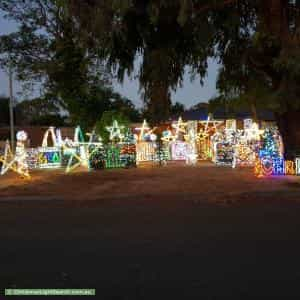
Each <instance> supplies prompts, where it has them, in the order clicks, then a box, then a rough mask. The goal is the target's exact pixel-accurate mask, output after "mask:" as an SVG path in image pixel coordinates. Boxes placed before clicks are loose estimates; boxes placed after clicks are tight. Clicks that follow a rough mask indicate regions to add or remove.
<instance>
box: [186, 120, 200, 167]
mask: <svg viewBox="0 0 300 300" xmlns="http://www.w3.org/2000/svg"><path fill="white" fill-rule="evenodd" d="M197 129H198V124H197V122H193V121H190V122H188V123H187V135H185V140H186V142H187V143H188V149H187V154H186V164H187V165H195V164H197V161H198V152H197V141H198V136H197Z"/></svg>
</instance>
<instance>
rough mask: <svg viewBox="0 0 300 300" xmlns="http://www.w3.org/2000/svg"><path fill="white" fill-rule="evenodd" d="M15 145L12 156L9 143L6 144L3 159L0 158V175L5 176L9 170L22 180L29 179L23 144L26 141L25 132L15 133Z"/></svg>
mask: <svg viewBox="0 0 300 300" xmlns="http://www.w3.org/2000/svg"><path fill="white" fill-rule="evenodd" d="M16 137H17V144H16V153H15V155H13V153H12V151H11V147H10V144H9V142H8V141H7V142H6V145H5V150H4V157H3V158H1V161H2V167H1V175H4V174H6V173H7V172H8V171H9V170H11V171H13V172H16V173H18V174H19V175H21V176H22V177H24V178H27V179H29V178H30V174H29V169H28V164H27V161H26V157H27V153H26V150H25V143H26V141H27V139H28V135H27V133H26V132H25V131H19V132H17V135H16Z"/></svg>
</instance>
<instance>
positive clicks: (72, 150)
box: [63, 126, 104, 173]
mask: <svg viewBox="0 0 300 300" xmlns="http://www.w3.org/2000/svg"><path fill="white" fill-rule="evenodd" d="M88 136H89V141H88V142H85V139H84V134H83V132H82V130H81V128H80V126H78V127H76V130H75V134H74V141H73V143H71V145H70V146H67V145H63V154H64V156H65V157H67V158H68V161H67V167H66V173H70V172H72V171H73V170H75V169H76V168H78V167H84V168H85V169H87V170H91V169H102V168H103V165H104V163H103V161H102V159H103V158H101V155H102V153H103V144H102V140H101V137H97V136H96V134H95V131H93V132H92V133H89V134H88Z"/></svg>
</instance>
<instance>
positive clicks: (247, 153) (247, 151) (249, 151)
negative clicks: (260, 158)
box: [232, 141, 255, 168]
mask: <svg viewBox="0 0 300 300" xmlns="http://www.w3.org/2000/svg"><path fill="white" fill-rule="evenodd" d="M254 164H255V152H254V151H253V148H252V147H251V145H250V144H248V143H247V142H246V141H240V142H239V143H238V144H237V145H236V146H235V147H234V156H233V161H232V167H233V168H235V167H237V166H240V167H250V166H254Z"/></svg>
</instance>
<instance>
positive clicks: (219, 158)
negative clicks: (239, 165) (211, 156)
mask: <svg viewBox="0 0 300 300" xmlns="http://www.w3.org/2000/svg"><path fill="white" fill-rule="evenodd" d="M215 152H216V154H215V163H216V164H217V165H220V166H232V163H233V159H234V148H233V145H232V144H231V143H230V142H218V143H216V145H215Z"/></svg>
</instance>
